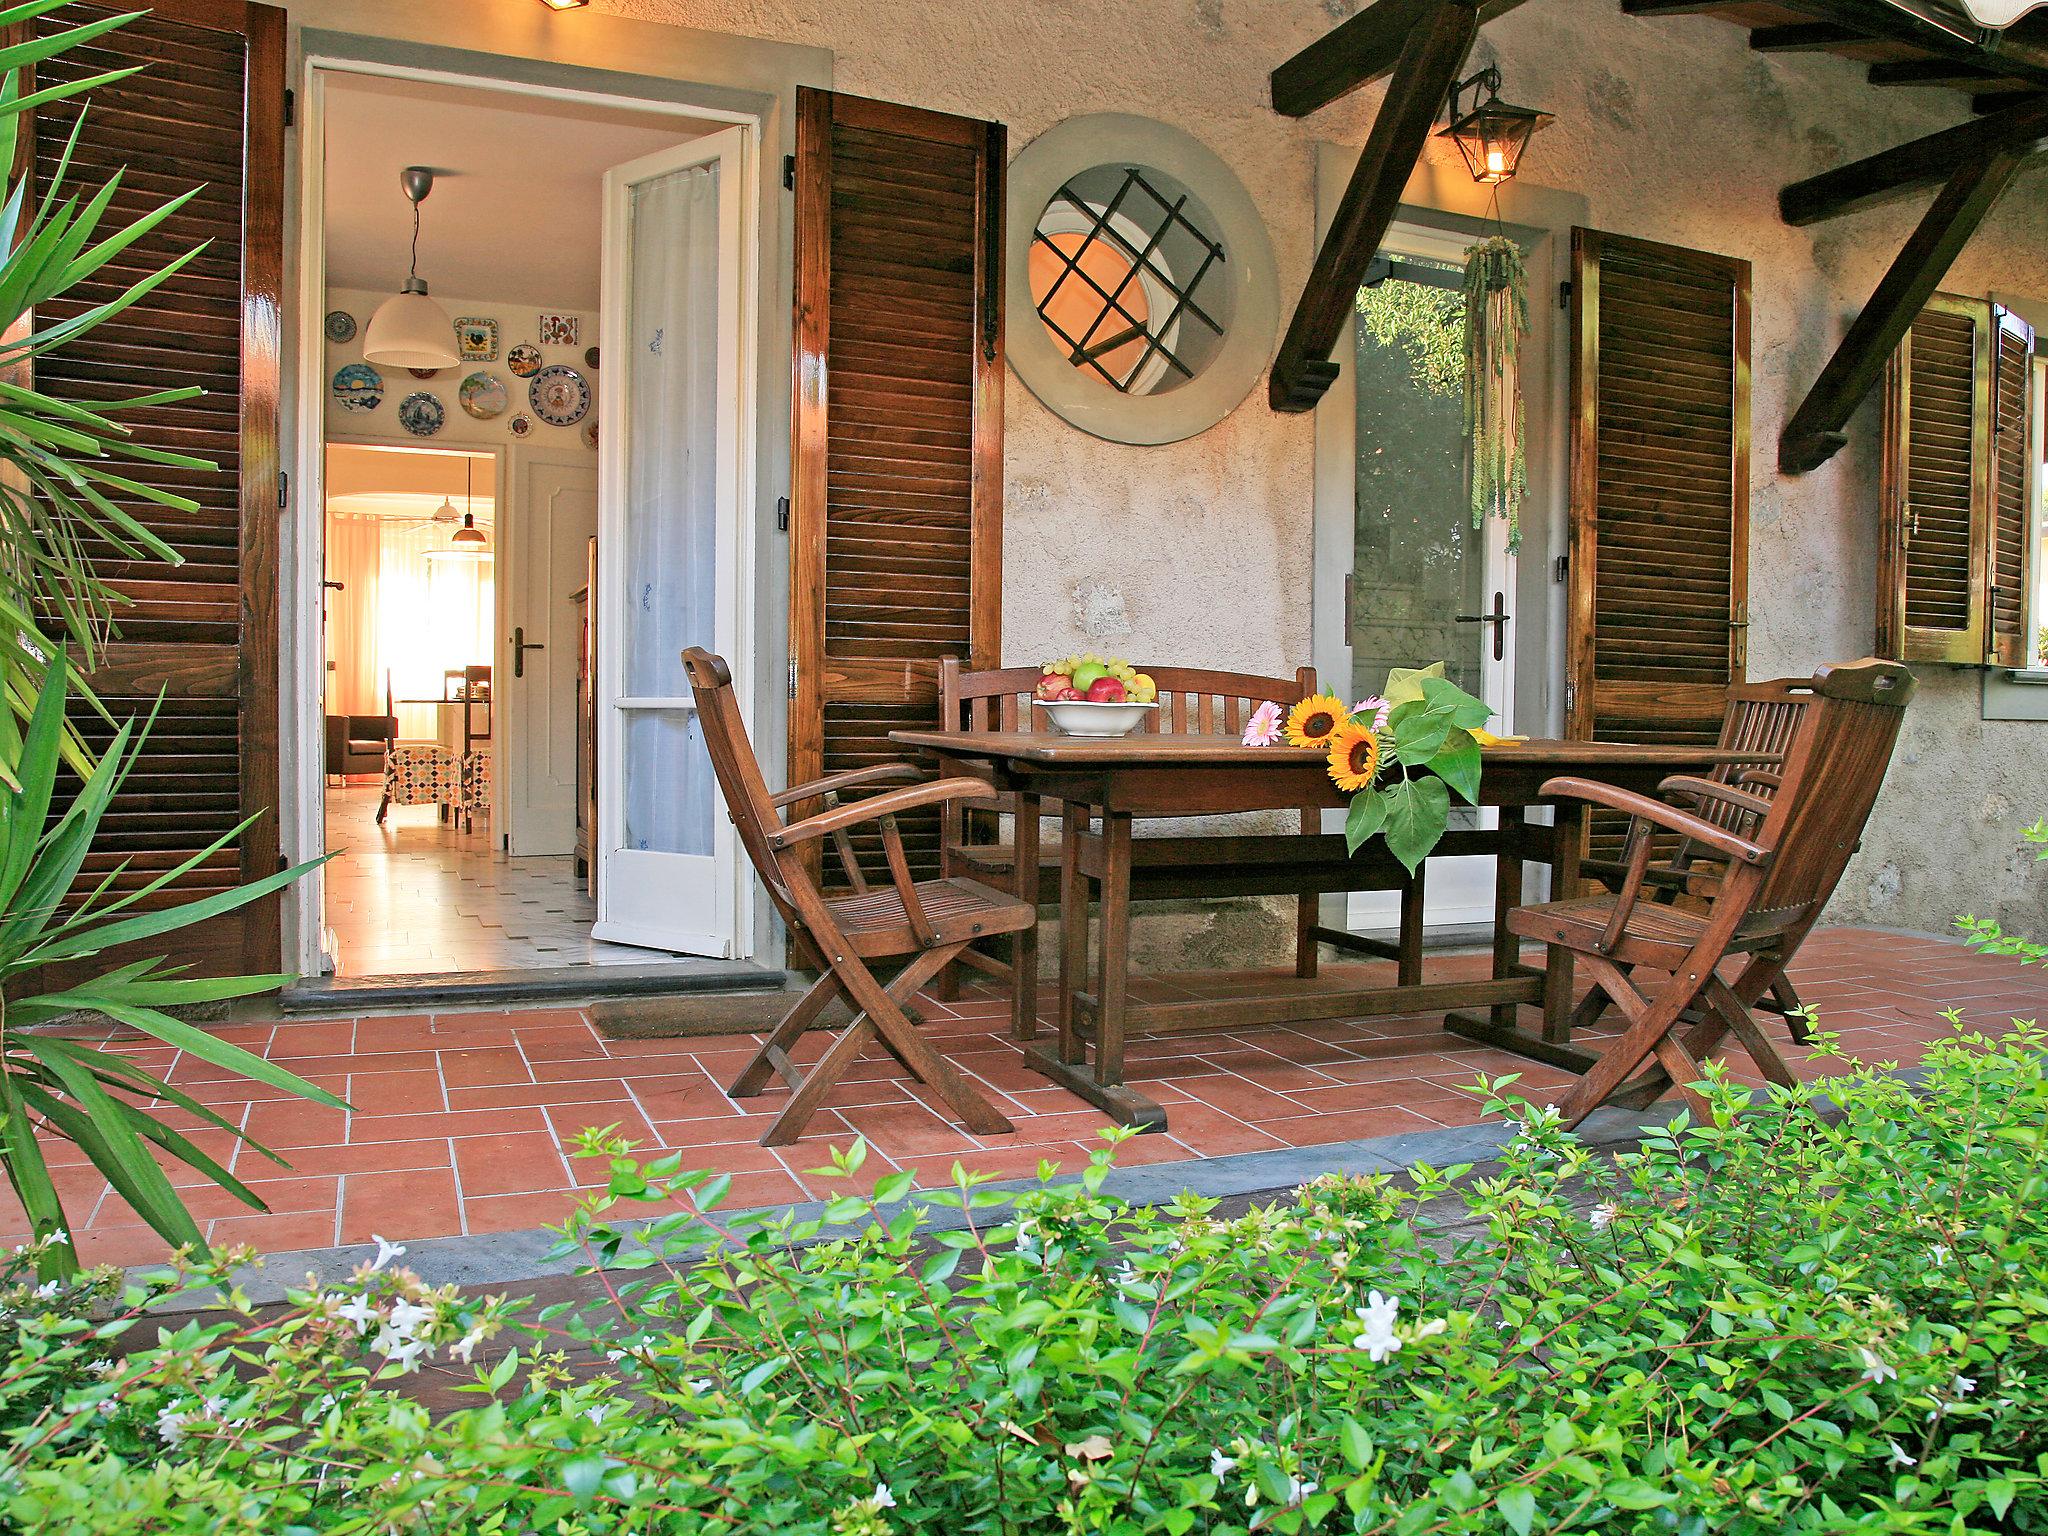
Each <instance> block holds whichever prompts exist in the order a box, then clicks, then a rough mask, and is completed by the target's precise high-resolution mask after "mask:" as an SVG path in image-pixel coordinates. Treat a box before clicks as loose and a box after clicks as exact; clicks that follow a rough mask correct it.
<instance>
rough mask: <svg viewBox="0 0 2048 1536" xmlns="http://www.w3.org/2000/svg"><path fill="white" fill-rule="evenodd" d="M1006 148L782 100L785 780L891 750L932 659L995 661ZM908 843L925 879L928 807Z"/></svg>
mask: <svg viewBox="0 0 2048 1536" xmlns="http://www.w3.org/2000/svg"><path fill="white" fill-rule="evenodd" d="M1004 142H1005V138H1004V131H1003V128H1002V125H1001V124H999V123H985V122H978V121H975V120H973V119H971V118H964V117H953V116H949V115H947V114H944V113H938V112H925V111H920V110H916V109H913V108H909V107H901V106H894V105H891V104H888V103H884V102H876V101H867V100H863V99H862V98H859V97H854V96H844V95H839V94H836V93H833V92H827V91H810V90H803V91H799V92H798V94H797V156H796V161H797V164H796V192H797V195H796V205H797V206H796V253H797V256H796V329H797V336H796V419H795V466H794V494H793V496H792V519H791V562H792V563H791V576H790V592H791V595H790V655H791V658H792V663H793V666H794V673H793V676H792V688H791V700H792V701H791V705H790V763H789V773H790V781H791V782H792V783H800V782H803V781H806V780H809V779H814V778H817V777H819V776H820V775H822V774H826V773H836V772H839V771H840V770H842V769H847V768H855V767H859V766H862V765H864V764H868V763H873V762H885V761H890V760H893V759H899V758H901V757H902V755H903V754H902V752H901V751H900V750H898V749H897V748H895V747H893V746H892V745H891V744H890V742H889V739H888V733H889V732H890V731H892V730H897V729H901V728H904V727H908V726H918V725H922V726H929V725H931V724H933V723H935V721H936V719H937V716H938V707H937V705H938V665H939V661H940V659H941V658H943V657H946V656H958V657H961V658H963V659H964V660H966V661H967V663H968V664H969V665H970V666H973V667H992V666H995V665H998V661H999V657H1000V654H1001V643H1000V639H999V627H1000V623H1001V613H1002V607H1001V590H1000V580H1001V561H1002V526H1001V518H1002V414H1003V411H1002V368H1003V354H1002V274H1001V252H1002V208H1003V168H1004V164H1005V149H1004ZM902 830H903V833H904V840H905V844H906V847H907V849H908V851H909V853H910V856H911V862H912V865H913V867H914V868H915V869H916V870H917V871H918V872H919V873H920V874H923V873H928V872H931V871H934V870H935V869H936V868H937V862H938V860H937V850H938V821H937V817H936V815H930V816H924V817H918V818H905V819H904V821H903V824H902ZM856 846H857V848H858V849H859V851H860V853H861V855H862V857H863V859H864V860H872V859H874V858H875V857H878V853H877V845H876V840H875V837H874V835H873V834H872V833H870V835H869V838H868V840H867V841H866V842H865V843H860V842H857V844H856ZM879 867H880V866H879V864H876V863H873V862H870V863H869V868H870V869H871V870H878V869H879ZM825 874H826V877H827V879H828V880H831V879H835V878H837V874H838V872H837V870H836V869H835V868H832V867H830V866H829V865H828V867H827V868H826V870H825Z"/></svg>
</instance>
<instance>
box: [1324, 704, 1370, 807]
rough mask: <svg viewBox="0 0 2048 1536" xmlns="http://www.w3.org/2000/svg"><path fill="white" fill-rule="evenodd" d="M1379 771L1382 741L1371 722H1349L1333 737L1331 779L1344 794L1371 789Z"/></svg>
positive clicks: (1331, 745)
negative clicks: (1374, 731)
mask: <svg viewBox="0 0 2048 1536" xmlns="http://www.w3.org/2000/svg"><path fill="white" fill-rule="evenodd" d="M1379 771H1380V739H1379V737H1378V736H1377V735H1375V734H1374V733H1373V728H1372V725H1371V724H1370V722H1368V721H1364V720H1346V721H1345V722H1344V723H1343V724H1342V725H1340V726H1338V727H1337V729H1336V732H1335V733H1334V734H1333V735H1332V736H1331V737H1330V777H1331V778H1333V779H1335V780H1336V781H1337V787H1338V788H1339V789H1341V790H1343V791H1344V793H1345V794H1347V795H1348V794H1351V793H1353V792H1354V791H1357V790H1361V789H1370V788H1372V781H1373V779H1374V778H1375V777H1376V776H1377V775H1378V773H1379Z"/></svg>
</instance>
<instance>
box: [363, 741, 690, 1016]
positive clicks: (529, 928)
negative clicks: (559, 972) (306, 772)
mask: <svg viewBox="0 0 2048 1536" xmlns="http://www.w3.org/2000/svg"><path fill="white" fill-rule="evenodd" d="M381 794H382V790H381V787H380V786H379V785H378V784H377V783H376V782H375V781H364V782H360V783H358V782H351V783H350V784H349V785H348V786H347V787H346V788H341V789H337V788H335V787H333V785H332V783H331V782H330V784H329V786H328V789H327V846H328V847H329V848H330V849H339V850H341V857H339V858H337V859H335V860H334V861H333V862H332V863H330V864H329V865H328V866H327V926H328V927H329V928H330V929H332V930H333V933H334V938H335V945H336V949H337V955H336V974H337V975H340V976H347V977H354V976H393V975H438V974H443V973H446V972H450V971H498V970H517V969H524V968H527V967H534V966H558V965H646V964H649V963H658V962H660V961H662V960H666V959H668V958H670V957H669V956H668V955H667V953H666V952H664V951H662V950H653V949H638V948H634V947H632V946H630V945H626V944H604V943H600V942H598V941H597V940H595V939H593V938H592V937H591V936H590V925H591V923H592V922H594V921H595V920H596V917H597V906H596V903H595V902H593V901H592V900H591V898H590V894H589V891H588V890H587V889H586V887H585V885H584V882H583V881H581V880H579V879H577V878H576V871H575V861H574V860H573V859H571V858H569V857H568V856H567V855H566V854H565V855H563V856H561V857H559V858H553V857H539V858H536V857H524V858H517V859H513V858H497V857H494V856H493V855H492V853H491V833H490V828H489V827H488V826H486V825H485V824H484V823H482V822H481V821H479V822H478V823H477V824H476V825H475V826H474V827H473V828H472V829H471V830H470V831H467V832H465V831H463V830H462V828H461V827H460V826H457V825H456V824H455V823H454V822H453V821H449V822H443V821H442V820H441V819H440V811H439V809H438V807H435V806H431V805H394V806H392V807H391V809H390V810H389V811H388V812H387V813H386V814H385V818H384V825H383V826H381V827H380V826H378V825H377V801H378V799H379V798H380V797H381Z"/></svg>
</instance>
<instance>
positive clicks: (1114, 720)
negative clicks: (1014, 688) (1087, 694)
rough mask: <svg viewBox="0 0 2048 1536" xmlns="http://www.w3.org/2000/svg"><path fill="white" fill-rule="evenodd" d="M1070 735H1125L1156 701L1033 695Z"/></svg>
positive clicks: (1140, 722) (1053, 719)
mask: <svg viewBox="0 0 2048 1536" xmlns="http://www.w3.org/2000/svg"><path fill="white" fill-rule="evenodd" d="M1031 702H1032V703H1034V704H1036V705H1037V706H1038V707H1039V708H1040V709H1042V710H1044V711H1045V712H1046V713H1047V714H1048V715H1050V716H1052V723H1053V724H1054V725H1056V726H1058V727H1059V728H1060V729H1061V730H1062V731H1065V732H1066V733H1067V734H1068V735H1069V736H1128V735H1130V734H1131V732H1133V731H1135V730H1136V729H1137V728H1138V727H1139V726H1140V725H1142V724H1143V723H1144V720H1145V711H1146V710H1148V709H1157V708H1158V707H1159V706H1158V705H1157V704H1131V703H1123V704H1095V703H1091V702H1089V701H1088V700H1086V699H1067V700H1065V701H1064V702H1060V701H1049V700H1046V699H1033V700H1032V701H1031Z"/></svg>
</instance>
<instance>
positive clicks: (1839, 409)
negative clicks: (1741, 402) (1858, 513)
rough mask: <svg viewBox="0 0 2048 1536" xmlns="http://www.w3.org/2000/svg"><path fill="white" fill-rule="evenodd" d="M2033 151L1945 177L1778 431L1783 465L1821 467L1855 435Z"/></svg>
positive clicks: (2007, 152) (2006, 153)
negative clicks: (1851, 431)
mask: <svg viewBox="0 0 2048 1536" xmlns="http://www.w3.org/2000/svg"><path fill="white" fill-rule="evenodd" d="M2026 158H2027V157H2026V156H2025V155H2024V154H2022V153H2020V152H2019V151H2017V150H2012V149H2002V150H1998V151H1995V152H1993V153H1991V154H1988V155H1985V156H1983V157H1982V158H1980V159H1975V160H1970V161H1966V162H1965V163H1964V164H1963V165H1961V166H1960V167H1958V168H1957V170H1956V171H1955V172H1954V174H1953V175H1951V176H1950V177H1949V179H1948V180H1947V182H1946V183H1944V184H1943V186H1942V189H1941V191H1940V193H1939V194H1937V195H1936V197H1935V199H1934V204H1933V206H1932V207H1930V208H1929V209H1928V210H1927V212H1926V214H1925V216H1924V217H1922V219H1921V220H1920V223H1919V226H1918V227H1917V228H1915V229H1914V231H1913V233H1912V235H1911V237H1910V238H1909V239H1908V240H1907V241H1906V244H1905V248H1904V249H1903V250H1901V251H1900V252H1899V254H1898V256H1897V257H1896V258H1894V260H1893V261H1892V264H1891V266H1890V268H1889V269H1888V270H1887V271H1886V272H1885V274H1884V276H1883V277H1882V278H1880V279H1878V284H1877V290H1876V291H1875V292H1874V293H1872V294H1871V296H1870V302H1869V303H1868V304H1865V305H1864V306H1863V309H1862V312H1861V313H1860V314H1858V315H1857V316H1856V318H1855V319H1854V320H1852V321H1850V322H1849V329H1848V331H1847V332H1845V333H1844V334H1843V336H1842V344H1841V345H1840V346H1838V347H1837V348H1835V355H1834V356H1833V357H1831V358H1829V359H1828V362H1827V366H1826V367H1825V368H1823V369H1821V371H1820V377H1819V378H1817V379H1815V380H1814V381H1813V388H1812V389H1810V390H1808V391H1807V392H1806V398H1805V399H1804V400H1802V401H1800V403H1799V409H1798V410H1796V411H1794V412H1793V413H1792V416H1791V418H1790V419H1789V420H1788V421H1787V422H1786V423H1785V430H1784V432H1783V433H1781V434H1780V435H1779V438H1778V471H1779V473H1780V474H1786V475H1800V474H1804V473H1806V471H1808V470H1810V469H1818V468H1819V467H1820V466H1821V465H1823V464H1825V463H1826V462H1827V461H1828V460H1829V459H1831V458H1833V457H1834V455H1835V453H1836V452H1837V450H1839V449H1840V448H1841V447H1842V445H1843V444H1844V443H1846V442H1847V441H1848V440H1849V439H1848V436H1847V434H1846V433H1845V432H1844V430H1843V429H1844V428H1845V427H1847V426H1848V424H1849V418H1850V417H1851V416H1852V415H1854V414H1855V411H1856V407H1857V406H1859V405H1861V404H1862V403H1863V397H1864V396H1865V395H1868V394H1869V393H1870V391H1871V389H1872V388H1873V387H1874V386H1875V385H1876V383H1877V381H1878V379H1879V378H1880V377H1881V376H1882V375H1883V373H1884V367H1885V363H1886V362H1887V361H1888V360H1889V359H1890V357H1891V355H1892V353H1894V352H1896V351H1897V350H1898V346H1899V343H1900V342H1901V341H1903V340H1904V339H1905V336H1906V332H1907V331H1909V330H1911V329H1912V326H1913V320H1914V317H1915V316H1917V315H1918V314H1919V313H1920V310H1921V308H1922V306H1923V305H1925V304H1926V303H1927V301H1928V300H1929V299H1931V298H1933V297H1934V293H1935V290H1936V289H1938V288H1939V287H1940V286H1941V280H1942V279H1943V278H1944V277H1946V276H1947V275H1948V269H1949V267H1950V266H1951V265H1953V264H1954V262H1955V259H1956V257H1957V255H1958V254H1960V253H1961V251H1962V249H1963V247H1964V245H1966V244H1967V243H1968V242H1969V239H1970V236H1971V235H1973V234H1975V233H1976V232H1977V226H1978V225H1979V224H1981V223H1983V222H1984V216H1985V215H1986V214H1987V213H1989V212H1990V211H1991V206H1992V204H1994V203H1996V202H1997V201H1998V197H1999V194H2000V193H2002V192H2003V191H2004V190H2005V189H2006V187H2007V186H2008V185H2009V184H2010V183H2011V181H2012V179H2013V177H2014V175H2015V174H2017V173H2018V171H2019V168H2020V166H2021V165H2022V164H2023V163H2024V162H2025V160H2026Z"/></svg>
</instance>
